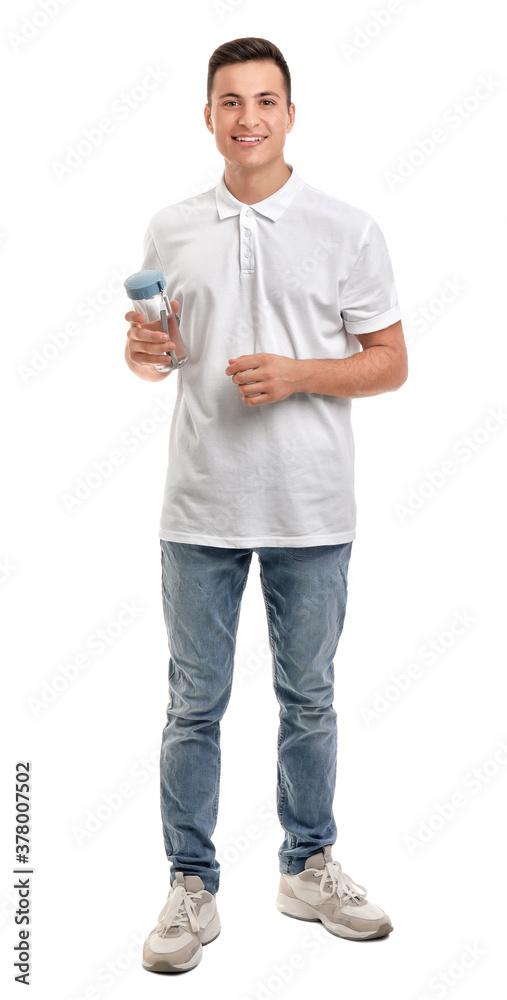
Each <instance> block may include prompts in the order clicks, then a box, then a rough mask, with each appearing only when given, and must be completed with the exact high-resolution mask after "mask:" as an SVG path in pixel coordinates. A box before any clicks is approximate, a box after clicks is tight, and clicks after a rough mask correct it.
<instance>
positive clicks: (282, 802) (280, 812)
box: [260, 564, 286, 829]
mask: <svg viewBox="0 0 507 1000" xmlns="http://www.w3.org/2000/svg"><path fill="white" fill-rule="evenodd" d="M260 580H261V587H262V593H263V595H264V604H265V605H266V613H267V619H268V633H269V640H270V645H271V655H272V657H273V687H274V689H275V693H276V694H278V693H279V687H278V678H277V666H278V663H277V658H276V647H275V638H274V633H273V626H272V621H271V611H270V607H269V600H268V595H267V592H266V589H265V587H264V583H263V580H262V564H261V572H260ZM283 734H284V728H283V719H282V718H280V727H279V733H278V739H277V743H276V756H277V761H278V767H279V768H280V785H281V792H280V802H279V803H278V819H279V821H280V824H281V826H282V829H283V823H282V815H283V807H284V805H285V799H286V785H285V775H284V773H283V767H282V763H281V759H280V746H281V743H282V738H283Z"/></svg>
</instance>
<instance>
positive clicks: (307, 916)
mask: <svg viewBox="0 0 507 1000" xmlns="http://www.w3.org/2000/svg"><path fill="white" fill-rule="evenodd" d="M276 908H277V910H279V912H280V913H284V914H285V916H287V917H294V918H295V919H296V920H312V921H317V922H320V923H321V924H324V927H325V928H326V930H328V931H330V933H331V934H334V935H335V936H336V937H343V938H348V939H349V940H353V941H367V940H368V939H371V938H379V937H385V936H386V935H387V934H390V933H391V931H392V930H393V927H392V924H391V923H390V921H389V920H387V921H384V923H382V924H380V926H379V927H377V930H375V931H355V930H353V928H352V927H347V926H346V925H345V924H336V923H333V922H332V921H331V920H329V918H328V917H326V916H325V915H324V914H323V913H319V911H318V910H317V909H316V908H315V907H314V906H310V904H309V903H305V902H304V901H303V900H302V899H293V898H292V897H291V896H284V894H283V893H282V892H279V893H278V897H277V900H276Z"/></svg>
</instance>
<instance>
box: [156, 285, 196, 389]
mask: <svg viewBox="0 0 507 1000" xmlns="http://www.w3.org/2000/svg"><path fill="white" fill-rule="evenodd" d="M153 298H154V299H157V300H158V301H159V313H160V319H161V321H162V329H163V330H164V331H165V333H167V334H168V335H169V340H170V341H171V342H172V343H173V344H174V349H172V350H171V351H163V353H164V354H167V355H168V358H170V363H169V364H167V365H155V368H156V369H157V371H159V372H171V371H174V370H175V369H176V368H181V367H182V366H183V365H184V364H186V362H187V361H188V355H187V352H186V349H185V346H184V344H183V341H182V339H181V335H180V328H179V322H178V317H177V315H176V313H174V312H173V311H172V309H171V303H170V301H169V299H168V298H167V295H166V294H165V292H160V294H159V295H154V296H153Z"/></svg>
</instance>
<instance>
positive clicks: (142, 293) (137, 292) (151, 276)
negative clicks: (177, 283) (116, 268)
mask: <svg viewBox="0 0 507 1000" xmlns="http://www.w3.org/2000/svg"><path fill="white" fill-rule="evenodd" d="M123 284H124V286H125V288H126V290H127V295H128V297H129V299H134V300H135V299H150V298H151V297H152V295H157V293H158V292H163V290H164V288H165V278H164V275H163V274H162V271H159V270H158V268H157V267H148V268H147V269H146V270H145V271H136V273H135V274H130V275H129V277H128V278H126V279H125V281H124V282H123Z"/></svg>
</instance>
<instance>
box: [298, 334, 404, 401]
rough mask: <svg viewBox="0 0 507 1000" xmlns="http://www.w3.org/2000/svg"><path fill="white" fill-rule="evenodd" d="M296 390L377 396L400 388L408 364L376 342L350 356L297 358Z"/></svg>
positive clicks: (388, 348)
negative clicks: (374, 344) (372, 345)
mask: <svg viewBox="0 0 507 1000" xmlns="http://www.w3.org/2000/svg"><path fill="white" fill-rule="evenodd" d="M296 364H297V365H298V368H299V371H298V369H296V384H297V386H298V388H297V389H295V392H317V393H321V394H322V395H324V396H344V397H347V398H357V397H360V396H376V395H378V394H379V393H381V392H392V391H393V390H394V389H399V388H400V386H401V385H403V383H404V382H405V381H406V378H407V370H406V365H405V364H404V363H403V362H402V361H399V362H398V361H397V360H396V356H395V355H393V352H392V350H391V348H390V347H384V346H382V345H380V344H379V345H377V346H375V347H368V348H367V349H366V350H362V351H359V352H358V353H357V354H353V355H352V357H350V358H322V359H320V358H315V359H313V358H312V359H310V360H308V361H307V360H301V361H299V360H298V361H297V362H296Z"/></svg>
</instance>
